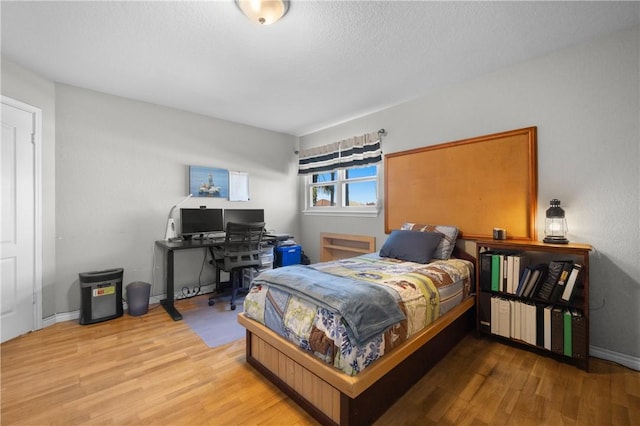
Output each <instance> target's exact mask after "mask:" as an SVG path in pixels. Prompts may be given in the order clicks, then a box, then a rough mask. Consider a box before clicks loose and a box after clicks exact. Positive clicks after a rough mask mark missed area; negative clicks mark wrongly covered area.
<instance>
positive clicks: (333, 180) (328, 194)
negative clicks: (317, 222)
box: [305, 165, 379, 215]
mask: <svg viewBox="0 0 640 426" xmlns="http://www.w3.org/2000/svg"><path fill="white" fill-rule="evenodd" d="M378 173H379V168H378V166H377V165H373V166H366V167H354V168H350V169H341V170H333V171H328V172H323V173H316V174H313V175H310V176H307V177H306V182H307V199H306V203H305V204H306V206H307V208H306V209H305V212H307V213H314V212H315V213H317V214H323V213H322V212H324V213H326V214H359V213H363V212H364V213H366V215H377V213H378Z"/></svg>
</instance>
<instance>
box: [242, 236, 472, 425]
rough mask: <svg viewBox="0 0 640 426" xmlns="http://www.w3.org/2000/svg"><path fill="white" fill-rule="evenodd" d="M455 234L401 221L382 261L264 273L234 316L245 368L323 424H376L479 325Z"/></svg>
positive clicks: (371, 257)
mask: <svg viewBox="0 0 640 426" xmlns="http://www.w3.org/2000/svg"><path fill="white" fill-rule="evenodd" d="M456 236H457V228H455V227H442V226H438V227H434V226H429V225H418V224H412V223H405V224H404V225H403V226H402V228H401V229H400V230H396V231H393V232H392V233H391V235H390V236H389V238H388V239H387V242H385V245H384V246H383V247H382V248H381V250H380V252H379V253H372V254H367V255H363V256H358V257H355V258H350V259H341V260H337V261H331V262H323V263H319V264H315V265H310V266H295V267H294V266H290V267H286V268H278V269H275V270H273V271H269V272H266V273H263V274H261V275H260V276H258V277H257V279H256V280H255V281H254V283H253V285H252V288H251V290H250V292H249V294H248V295H247V296H246V298H245V310H244V312H243V313H242V314H240V315H239V316H238V321H239V322H240V324H241V325H243V326H244V327H245V328H246V329H247V335H246V337H247V338H246V358H247V362H248V363H249V364H250V365H252V366H253V367H255V368H256V369H257V370H258V371H259V372H261V373H262V374H263V375H264V376H265V377H266V378H267V379H269V380H270V381H271V382H273V383H274V384H276V385H277V386H278V387H279V388H280V389H281V390H283V392H285V393H286V394H287V395H289V396H290V397H291V398H292V399H293V400H294V401H296V402H297V403H298V404H299V405H300V406H301V407H302V408H304V409H305V410H306V411H307V412H309V413H310V414H311V415H312V416H313V417H315V418H316V419H317V420H318V421H320V422H321V423H323V424H342V425H347V424H348V425H352V424H371V423H372V422H373V421H374V420H375V419H376V418H378V417H379V416H380V415H381V414H382V413H384V412H385V411H386V410H387V408H389V406H391V405H392V404H393V403H394V402H395V401H396V399H397V398H399V397H400V396H401V395H402V394H403V393H404V392H406V390H407V389H408V388H410V387H411V386H412V385H413V384H414V383H415V382H417V381H418V380H419V379H420V378H421V377H422V376H423V375H424V374H425V373H426V372H427V371H428V370H429V369H430V368H431V367H433V366H434V365H435V363H437V361H438V360H440V359H441V358H442V357H444V356H446V354H447V352H448V351H449V350H450V349H451V348H452V347H453V346H454V345H455V344H456V343H457V342H458V341H459V340H460V339H461V338H462V337H464V335H465V334H466V333H467V332H468V331H469V330H470V329H471V327H472V325H473V321H474V318H475V317H474V312H473V307H474V303H475V302H474V297H473V295H472V294H471V292H472V289H473V288H474V286H473V277H474V264H475V260H474V259H473V258H472V257H471V256H469V255H467V254H465V253H463V252H461V251H456V252H455V253H453V250H454V248H455V241H456ZM416 238H417V240H416ZM424 246H426V247H424ZM415 247H421V249H418V250H416V248H415ZM422 248H424V250H423V249H422ZM307 281H308V282H307ZM317 286H319V287H323V288H322V292H321V293H322V294H321V295H320V296H317V295H315V294H313V293H314V290H313V288H314V287H317ZM325 291H326V292H328V293H326V294H325V293H324V292H325ZM352 291H353V292H354V293H355V295H345V293H343V292H349V293H350V292H352ZM359 292H360V293H359ZM365 294H366V295H375V297H369V296H365ZM388 295H391V296H392V302H391V303H390V302H389V299H388V298H386V299H385V297H387V296H388ZM350 298H353V299H354V300H356V302H354V304H353V305H354V306H355V308H354V307H353V306H351V304H350V303H349V302H346V301H347V300H350ZM364 299H372V300H369V301H368V302H367V303H368V304H367V305H366V308H363V307H362V306H360V305H361V304H360V303H359V301H361V300H364ZM336 303H337V304H338V305H339V306H336ZM390 305H393V306H390ZM390 308H397V309H390ZM362 309H365V311H366V312H367V315H361V313H362ZM343 310H344V311H343ZM398 311H400V313H401V314H400V316H398Z"/></svg>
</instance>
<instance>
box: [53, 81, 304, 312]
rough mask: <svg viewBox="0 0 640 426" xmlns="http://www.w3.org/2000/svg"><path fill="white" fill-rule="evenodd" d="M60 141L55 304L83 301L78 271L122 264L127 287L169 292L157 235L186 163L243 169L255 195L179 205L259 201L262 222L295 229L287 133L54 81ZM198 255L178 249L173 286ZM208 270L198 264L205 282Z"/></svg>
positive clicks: (195, 271) (181, 186)
mask: <svg viewBox="0 0 640 426" xmlns="http://www.w3.org/2000/svg"><path fill="white" fill-rule="evenodd" d="M56 141H57V144H56V164H57V174H56V203H57V208H56V211H57V221H56V229H57V232H56V233H57V242H56V254H57V274H56V275H57V290H56V309H57V311H56V312H66V311H71V310H76V309H78V308H79V306H80V290H79V283H78V273H79V272H85V271H94V270H101V269H108V268H115V267H122V268H124V271H125V277H124V284H125V286H126V284H127V283H129V282H132V281H145V282H153V283H154V287H153V289H152V294H163V293H164V292H165V285H164V269H165V268H164V261H163V252H162V251H161V250H159V249H156V248H155V246H154V241H155V240H159V239H162V238H163V237H164V233H165V227H166V220H167V215H168V213H169V210H170V208H171V206H172V205H174V204H176V203H178V202H179V201H181V200H182V199H184V197H185V196H186V195H187V194H188V166H189V165H201V166H210V167H219V168H224V169H229V170H237V171H245V172H248V173H249V182H250V192H251V200H250V201H249V202H229V201H228V200H223V199H212V198H196V197H194V198H191V199H189V200H187V202H185V203H184V204H182V206H181V207H198V206H201V205H206V206H207V207H222V208H264V209H265V220H266V222H267V227H268V228H270V229H271V228H275V229H278V230H282V231H289V232H293V233H296V232H297V227H298V207H297V199H296V190H297V178H296V176H295V154H294V150H295V147H296V144H297V138H295V137H293V136H289V135H284V134H280V133H275V132H270V131H266V130H261V129H257V128H253V127H249V126H245V125H241V124H235V123H231V122H227V121H223V120H218V119H214V118H210V117H205V116H200V115H196V114H192V113H187V112H183V111H178V110H175V109H170V108H164V107H160V106H157V105H152V104H147V103H143V102H137V101H132V100H128V99H124V98H120V97H116V96H110V95H105V94H102V93H97V92H92V91H89V90H84V89H80V88H77V87H72V86H66V85H62V84H57V85H56ZM176 214H177V215H178V217H179V212H178V211H176ZM154 256H155V262H154ZM203 259H204V251H200V250H195V251H194V250H189V251H182V252H179V253H176V255H175V262H176V265H175V268H176V281H175V287H176V289H180V288H181V287H182V286H183V285H185V286H189V287H191V288H192V287H194V285H196V284H197V283H198V280H199V273H200V270H201V267H202V262H203ZM154 264H155V267H154ZM152 269H153V271H154V276H155V279H154V277H152ZM213 271H214V270H213V268H212V267H211V266H208V265H206V266H205V267H204V271H203V275H202V282H203V283H211V282H213V280H214V274H213Z"/></svg>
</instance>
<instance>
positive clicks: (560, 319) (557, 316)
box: [551, 306, 564, 354]
mask: <svg viewBox="0 0 640 426" xmlns="http://www.w3.org/2000/svg"><path fill="white" fill-rule="evenodd" d="M551 351H552V352H555V353H558V354H564V312H563V310H562V308H561V307H559V306H556V307H554V308H553V309H552V310H551Z"/></svg>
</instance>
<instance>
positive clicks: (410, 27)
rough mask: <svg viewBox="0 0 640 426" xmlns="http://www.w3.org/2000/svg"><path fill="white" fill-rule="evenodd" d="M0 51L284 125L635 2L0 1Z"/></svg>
mask: <svg viewBox="0 0 640 426" xmlns="http://www.w3.org/2000/svg"><path fill="white" fill-rule="evenodd" d="M1 8H2V9H1V14H2V53H3V55H6V56H7V57H8V58H9V59H11V60H13V61H15V62H17V63H19V64H21V65H23V66H25V67H27V68H29V69H31V70H33V71H35V72H37V73H40V74H41V75H43V76H45V77H47V78H49V79H51V80H53V81H56V82H61V83H66V84H70V85H74V86H79V87H84V88H88V89H92V90H97V91H100V92H104V93H109V94H113V95H118V96H124V97H127V98H132V99H137V100H142V101H146V102H151V103H154V104H159V105H165V106H169V107H175V108H179V109H182V110H186V111H191V112H195V113H200V114H204V115H208V116H213V117H217V118H222V119H226V120H231V121H235V122H239V123H244V124H248V125H252V126H256V127H260V128H264V129H270V130H274V131H278V132H284V133H288V134H292V135H297V136H300V135H304V134H307V133H310V132H313V131H316V130H320V129H322V128H326V127H329V126H331V125H334V124H337V123H340V122H344V121H347V120H350V119H353V118H355V117H359V116H362V115H365V114H368V113H372V112H374V111H378V110H381V109H384V108H387V107H389V106H392V105H397V104H399V103H402V102H405V101H408V100H410V99H414V98H417V97H421V96H425V95H427V94H429V93H430V92H433V91H437V90H441V89H442V88H444V87H447V86H450V85H452V84H455V83H457V82H460V81H464V80H469V79H472V78H475V77H477V76H479V75H482V74H486V73H488V72H491V71H493V70H496V69H499V68H501V67H505V66H508V65H510V64H515V63H518V62H521V61H524V60H527V59H528V58H531V57H535V56H540V55H544V54H546V53H548V52H551V51H553V50H557V49H560V48H563V47H566V46H569V45H572V44H576V43H579V42H582V41H585V40H588V39H590V38H593V37H596V36H599V35H602V34H606V33H611V32H614V31H617V30H620V29H623V28H627V27H630V26H633V25H637V24H638V23H639V21H640V3H639V2H611V1H605V2H479V1H476V2H431V1H375V2H374V1H309V0H306V1H301V0H292V2H291V7H290V9H289V13H288V14H287V15H286V16H285V17H284V18H283V19H282V20H281V21H279V22H277V23H276V24H274V25H271V26H259V25H258V24H253V23H252V22H249V20H248V19H247V18H246V17H245V16H244V15H242V14H241V12H240V11H239V10H238V9H237V7H236V5H235V4H234V2H233V1H232V0H225V1H200V2H186V1H176V2H167V1H155V2H137V1H136V2H134V1H127V2H95V1H84V2H55V1H54V2H52V1H49V2H20V1H19V2H8V1H6V0H3V1H2V4H1Z"/></svg>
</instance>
